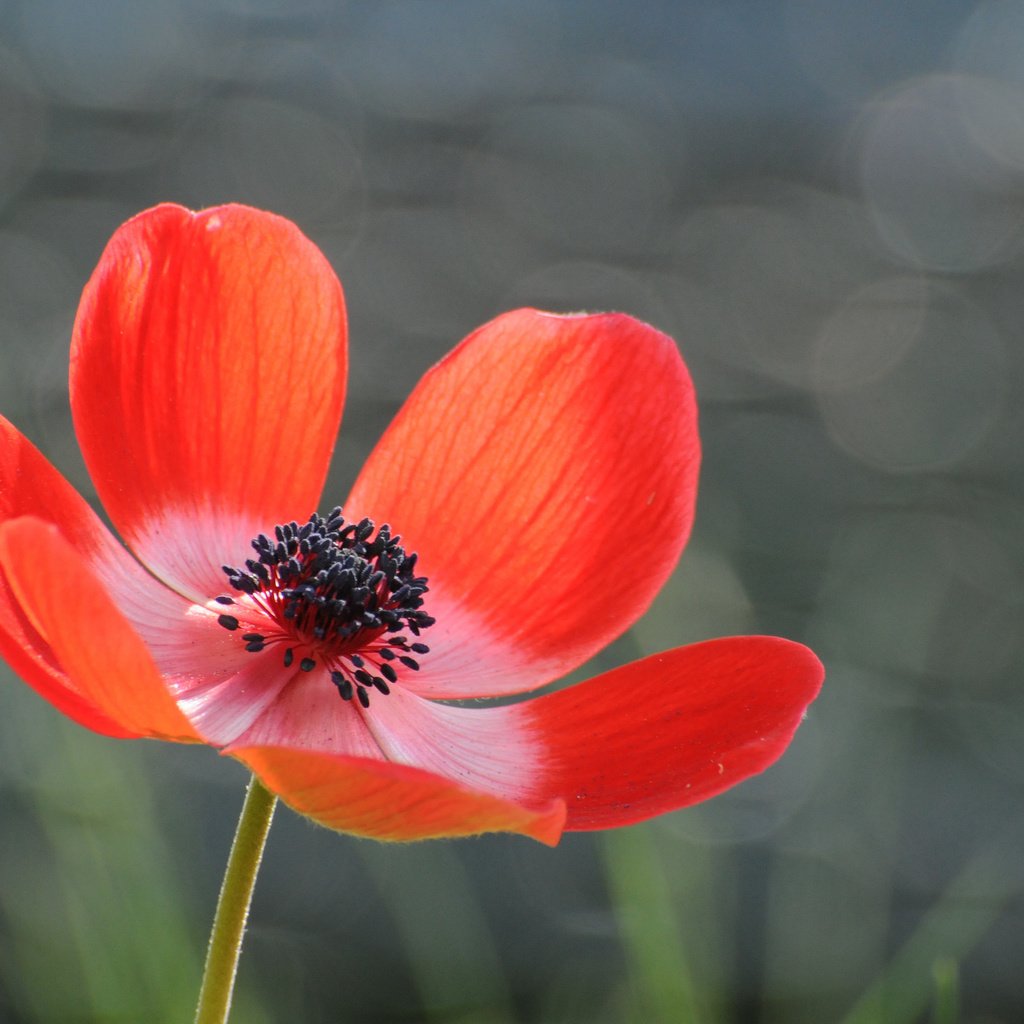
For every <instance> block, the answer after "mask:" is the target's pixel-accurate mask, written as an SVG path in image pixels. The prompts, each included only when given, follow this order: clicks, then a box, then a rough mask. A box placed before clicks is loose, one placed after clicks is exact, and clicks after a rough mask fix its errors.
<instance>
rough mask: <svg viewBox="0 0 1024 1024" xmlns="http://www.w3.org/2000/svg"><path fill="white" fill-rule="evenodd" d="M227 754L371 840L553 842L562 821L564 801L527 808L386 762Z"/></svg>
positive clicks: (278, 750) (306, 806)
mask: <svg viewBox="0 0 1024 1024" xmlns="http://www.w3.org/2000/svg"><path fill="white" fill-rule="evenodd" d="M231 754H232V756H233V757H237V758H238V759H239V760H240V761H242V762H244V763H245V764H246V765H248V766H249V767H250V768H251V769H252V770H253V771H254V772H256V774H257V775H259V777H260V778H261V779H262V780H263V782H264V783H265V784H266V785H267V786H268V787H269V788H270V789H271V790H273V791H274V792H275V793H277V794H279V795H280V797H281V799H282V800H284V801H285V803H287V804H288V805H289V806H291V807H292V808H294V809H295V810H296V811H298V812H299V813H300V814H305V815H308V816H309V817H311V818H313V819H314V820H316V821H318V822H320V823H321V824H323V825H326V826H327V827H328V828H334V829H338V830H339V831H342V832H350V833H353V834H354V835H360V836H368V837H369V838H372V839H385V840H412V839H438V838H444V837H454V836H471V835H478V834H480V833H483V832H521V833H522V834H524V835H528V836H531V837H532V838H534V839H537V840H539V841H540V842H542V843H547V844H548V845H549V846H554V845H555V844H556V843H557V842H558V839H559V837H560V836H561V833H562V823H563V821H564V820H565V807H564V805H563V804H562V803H561V801H557V800H556V801H551V802H548V803H546V804H545V805H543V806H536V807H526V806H522V805H519V804H516V803H512V802H510V801H507V800H502V799H501V798H499V797H495V796H490V795H489V794H486V793H477V792H474V791H472V790H469V789H466V788H464V787H463V786H460V785H458V784H457V783H454V782H450V781H448V780H447V779H442V778H439V777H438V776H436V775H432V774H430V773H429V772H425V771H421V770H419V769H417V768H409V767H407V766H405V765H399V764H393V763H390V762H388V761H375V760H370V759H362V758H352V757H340V756H337V755H333V754H315V753H309V752H305V751H297V750H289V749H287V748H283V747H245V748H241V749H237V750H232V751H231Z"/></svg>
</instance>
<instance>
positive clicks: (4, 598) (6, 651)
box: [0, 416, 181, 737]
mask: <svg viewBox="0 0 1024 1024" xmlns="http://www.w3.org/2000/svg"><path fill="white" fill-rule="evenodd" d="M25 515H34V516H38V517H39V518H41V519H45V520H48V521H50V522H54V523H60V524H61V530H62V532H63V534H64V536H65V539H66V540H67V541H68V543H70V544H71V545H72V547H74V548H75V549H76V551H78V553H79V554H80V555H81V556H82V557H83V558H85V559H86V560H87V561H88V562H89V563H90V564H91V565H92V567H93V568H94V569H95V571H96V572H97V574H98V575H99V576H100V577H101V578H102V580H103V582H104V584H105V586H106V587H107V589H108V590H110V591H111V593H113V594H115V595H116V599H117V600H118V603H119V604H121V605H122V607H125V606H129V607H134V608H142V609H145V610H146V614H148V615H150V616H153V615H156V614H158V612H159V610H160V609H161V607H162V606H165V605H166V603H167V601H168V600H170V601H172V602H174V601H176V602H179V603H180V600H181V599H180V598H178V597H177V595H173V594H171V593H170V592H169V591H167V590H166V588H165V587H162V586H161V585H160V584H159V583H158V582H157V581H156V580H155V579H153V577H152V576H150V575H149V574H148V573H147V572H146V571H145V570H144V569H143V568H142V567H141V566H140V565H139V564H138V563H137V562H136V561H135V559H134V558H132V557H131V555H130V554H129V553H128V552H127V551H125V549H124V548H123V547H121V545H120V544H118V542H117V541H116V540H115V539H114V537H113V536H112V535H111V534H110V531H109V530H108V529H107V528H106V527H105V526H104V525H103V523H102V522H101V521H100V519H99V517H98V516H97V515H96V513H95V512H93V510H92V509H91V508H90V507H89V505H88V504H87V503H86V501H85V500H84V499H83V498H82V496H81V495H80V494H79V493H78V492H77V491H76V490H75V489H74V488H73V487H72V486H71V485H70V484H69V483H68V482H67V480H65V479H64V477H63V476H61V474H60V473H59V472H57V470H56V469H55V468H54V467H53V466H52V465H51V464H50V463H49V462H48V461H47V460H46V458H45V457H44V456H43V455H42V453H41V452H40V451H39V450H38V449H37V448H36V447H35V446H34V445H33V444H32V443H31V442H30V441H29V440H28V439H27V438H26V437H25V436H24V435H23V434H22V433H21V432H20V431H18V429H17V428H16V427H14V426H13V425H12V424H11V423H10V422H8V421H7V420H6V419H4V418H3V417H2V416H0V523H5V522H8V521H9V520H11V519H16V518H18V517H20V516H25ZM0 656H2V657H3V659H4V660H5V661H6V662H7V663H8V664H9V665H10V666H11V667H12V668H13V669H14V671H15V672H17V674H18V675H19V676H20V677H21V678H22V679H24V680H25V682H27V683H28V684H29V685H30V686H32V687H33V689H35V690H36V691H37V692H38V693H39V694H40V695H41V696H42V697H44V698H45V699H46V700H48V701H49V702H50V703H51V704H53V705H54V706H55V707H57V708H58V709H59V710H61V711H63V712H64V713H65V714H66V715H68V716H69V717H70V718H73V719H74V720H75V721H76V722H78V723H79V724H81V725H84V726H86V727H88V728H90V729H93V730H95V731H96V732H100V733H104V734H107V735H110V736H122V737H123V736H128V735H134V733H132V732H130V731H127V730H125V728H124V727H123V726H122V725H119V724H118V723H116V722H114V721H112V720H111V719H109V718H108V717H107V716H106V715H104V714H103V713H101V712H100V711H99V709H98V708H96V707H94V706H93V705H92V704H90V703H88V702H87V701H85V700H84V699H83V698H82V696H81V695H80V694H79V693H77V692H76V691H75V689H74V688H73V687H72V686H71V685H70V684H69V682H68V679H67V676H66V675H65V673H64V671H63V670H62V669H61V668H60V666H59V665H58V663H57V659H56V656H55V655H54V653H53V651H52V649H51V648H50V645H49V644H48V643H47V642H46V641H45V640H44V639H43V638H42V637H41V636H40V635H39V633H38V632H37V631H36V629H35V628H34V627H33V625H32V623H31V622H30V621H29V620H28V619H27V618H26V617H25V615H24V613H23V612H22V610H21V606H20V604H19V602H18V600H17V598H16V597H15V596H14V594H13V593H12V592H11V589H10V586H9V585H8V583H7V579H6V577H5V576H4V575H3V574H2V573H0Z"/></svg>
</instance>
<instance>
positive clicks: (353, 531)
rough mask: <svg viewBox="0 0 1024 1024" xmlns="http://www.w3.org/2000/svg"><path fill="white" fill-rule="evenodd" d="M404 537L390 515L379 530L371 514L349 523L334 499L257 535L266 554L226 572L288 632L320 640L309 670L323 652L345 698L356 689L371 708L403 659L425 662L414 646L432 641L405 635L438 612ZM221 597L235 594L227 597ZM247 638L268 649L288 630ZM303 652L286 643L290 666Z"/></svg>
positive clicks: (231, 625) (231, 620)
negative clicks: (302, 518)
mask: <svg viewBox="0 0 1024 1024" xmlns="http://www.w3.org/2000/svg"><path fill="white" fill-rule="evenodd" d="M400 540H401V538H400V537H392V535H391V528H390V526H388V525H387V524H386V523H385V524H384V525H382V526H381V527H380V528H379V529H377V528H376V527H375V526H374V523H373V521H372V520H371V519H362V520H360V521H359V522H358V523H346V522H345V519H344V517H343V515H342V512H341V509H340V508H335V509H334V510H333V511H332V512H331V513H330V515H328V516H326V517H324V516H320V515H312V516H310V518H309V522H307V523H304V524H303V525H302V526H299V524H298V523H295V522H292V523H286V524H284V525H281V526H275V527H274V530H273V537H269V536H267V535H266V534H260V535H259V536H258V537H257V538H256V539H255V540H254V541H253V542H252V546H253V549H254V550H255V552H256V555H257V557H256V558H249V559H246V561H245V565H244V568H241V569H239V568H234V567H232V566H227V565H226V566H224V572H225V574H226V575H227V578H228V582H229V583H230V584H231V586H232V587H233V588H234V589H235V590H237V591H239V592H240V593H243V594H248V595H250V596H251V597H252V598H253V599H254V601H255V603H256V604H258V605H260V606H261V607H262V608H263V609H264V611H266V612H267V613H269V614H270V615H271V616H272V617H273V618H275V619H276V620H277V621H278V622H279V623H280V625H281V627H282V630H283V631H284V632H285V633H286V634H287V635H288V637H289V638H294V640H295V641H296V642H297V644H299V645H303V644H306V645H308V646H309V647H310V648H312V652H313V653H314V654H315V655H316V658H313V657H309V656H306V657H303V658H302V659H301V660H300V662H299V668H300V670H301V671H303V672H311V671H312V670H313V669H314V668H316V666H317V664H318V661H319V662H321V663H323V664H325V665H327V666H328V667H329V668H330V670H331V671H330V678H331V682H332V683H333V684H334V685H335V686H336V687H337V689H338V693H339V694H340V695H341V697H342V699H343V700H346V701H351V700H352V699H353V697H354V698H355V699H357V700H358V701H359V703H360V705H361V706H362V707H364V708H367V707H369V704H370V697H369V692H370V691H371V690H376V691H377V692H378V693H381V694H387V693H390V686H389V684H390V683H395V682H397V680H398V672H397V671H396V666H395V665H394V662H396V661H397V662H398V663H399V664H400V665H402V666H404V667H405V668H407V669H410V670H412V671H417V670H418V669H419V667H420V666H419V662H418V661H416V659H415V658H413V657H411V655H412V654H418V655H419V654H427V653H428V652H429V650H430V648H429V647H428V646H427V645H426V644H423V643H420V642H418V641H416V642H412V643H411V642H410V640H409V639H408V637H407V635H406V634H412V635H413V636H419V635H420V632H421V631H422V630H424V629H426V628H427V627H428V626H431V625H433V623H434V619H433V618H432V617H431V616H429V615H428V614H427V613H426V612H425V611H423V595H424V594H425V593H426V592H427V590H428V587H427V580H426V577H424V576H417V575H416V574H415V567H416V555H415V553H411V554H406V552H405V551H404V549H403V548H402V546H401V544H400V543H399V541H400ZM215 600H216V601H217V602H218V603H219V604H233V603H235V602H234V599H233V598H231V597H226V596H221V597H217V598H215ZM217 621H218V622H219V623H220V625H221V626H223V627H224V628H225V629H229V630H235V629H237V628H238V626H239V620H238V619H237V618H236V617H235V616H232V615H220V616H218V618H217ZM242 639H243V640H244V641H246V645H245V649H246V650H247V651H252V652H259V651H262V650H263V649H264V648H265V647H266V646H267V645H268V644H270V643H273V642H276V641H277V640H279V639H281V638H280V637H276V636H269V637H268V636H266V635H264V634H262V633H244V634H242ZM294 657H295V651H294V647H293V646H289V647H287V648H286V649H285V651H284V658H283V662H284V667H285V668H289V667H290V666H291V665H292V662H293V660H294Z"/></svg>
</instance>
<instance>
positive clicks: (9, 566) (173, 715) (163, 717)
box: [0, 516, 200, 741]
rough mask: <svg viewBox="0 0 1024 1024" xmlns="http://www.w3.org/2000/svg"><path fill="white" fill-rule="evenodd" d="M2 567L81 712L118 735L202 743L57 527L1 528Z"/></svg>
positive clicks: (20, 522)
mask: <svg viewBox="0 0 1024 1024" xmlns="http://www.w3.org/2000/svg"><path fill="white" fill-rule="evenodd" d="M0 569H2V570H3V572H4V574H5V575H6V578H7V582H8V584H9V586H10V589H11V592H12V593H13V595H14V597H15V599H16V600H17V602H18V604H19V606H20V608H21V610H22V612H23V613H24V616H25V619H26V620H27V621H28V622H29V623H30V624H31V627H32V629H33V630H35V632H36V633H37V634H38V636H39V637H40V638H41V640H42V642H43V643H44V644H45V645H46V647H47V649H48V650H49V651H51V652H52V654H53V657H54V658H55V659H56V663H57V666H59V669H60V670H61V671H63V673H64V674H65V677H66V679H67V681H68V685H69V686H70V687H73V688H74V691H75V693H76V694H77V695H78V696H79V698H80V699H81V701H82V703H83V704H84V705H85V706H88V707H93V708H95V709H97V712H98V713H99V715H101V716H103V718H104V720H107V721H111V722H113V723H115V724H116V725H117V726H118V727H119V728H120V729H121V731H122V733H123V734H133V735H136V736H150V737H156V738H160V739H170V740H181V741H192V740H199V739H200V737H199V736H198V734H197V733H196V731H195V730H194V729H193V728H192V726H191V725H190V724H189V722H188V720H187V719H186V718H185V716H184V715H183V714H182V713H181V711H180V710H179V709H178V706H177V705H176V704H175V702H174V700H173V698H172V697H171V695H170V693H169V692H168V690H167V688H166V686H165V684H164V681H163V679H162V677H161V676H160V673H159V672H158V671H157V669H156V666H155V665H154V664H153V659H152V658H151V656H150V654H149V651H148V650H147V648H146V645H145V644H144V643H143V641H142V639H141V638H140V637H139V635H138V634H137V633H136V632H135V631H134V630H133V629H132V627H131V626H130V625H129V623H128V621H127V620H126V619H125V617H124V616H123V615H122V614H121V612H120V610H119V609H118V607H117V605H116V604H115V603H114V601H113V599H112V597H111V596H110V594H109V593H108V592H107V590H106V588H105V587H104V585H103V583H102V582H101V581H100V578H99V576H98V575H97V573H96V571H95V570H94V568H93V567H92V566H91V565H90V564H89V562H88V561H87V559H86V558H84V557H83V556H82V555H81V554H80V553H79V552H78V551H77V550H76V549H75V548H74V547H73V546H72V545H71V544H70V543H69V542H68V541H67V540H66V539H65V538H64V537H63V536H62V535H61V533H60V531H59V530H58V529H57V527H55V526H53V525H52V524H50V523H46V522H44V521H42V520H40V519H36V518H33V517H31V516H26V517H23V518H20V519H12V520H9V521H8V522H6V523H4V524H3V525H0ZM85 724H89V723H85Z"/></svg>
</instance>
